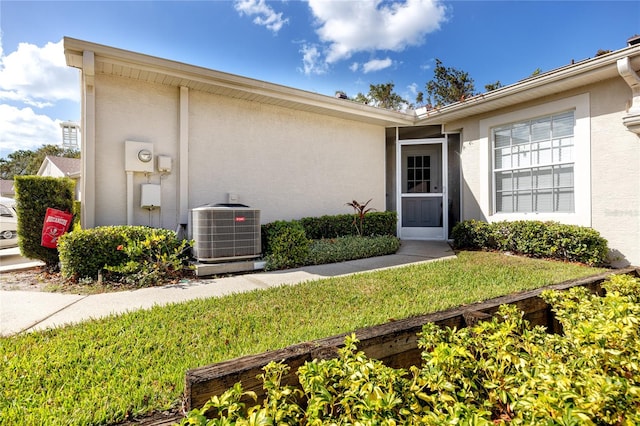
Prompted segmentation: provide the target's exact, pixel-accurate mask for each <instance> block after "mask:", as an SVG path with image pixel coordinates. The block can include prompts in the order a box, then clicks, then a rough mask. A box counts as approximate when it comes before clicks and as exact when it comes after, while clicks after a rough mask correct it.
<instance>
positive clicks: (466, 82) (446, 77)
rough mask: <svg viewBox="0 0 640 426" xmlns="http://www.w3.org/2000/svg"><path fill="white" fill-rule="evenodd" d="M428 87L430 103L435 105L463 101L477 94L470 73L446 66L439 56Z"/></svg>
mask: <svg viewBox="0 0 640 426" xmlns="http://www.w3.org/2000/svg"><path fill="white" fill-rule="evenodd" d="M426 89H427V94H428V103H429V104H430V105H432V106H434V107H441V106H444V105H449V104H452V103H455V102H463V101H464V100H465V99H467V98H470V97H471V96H473V95H474V94H475V86H474V83H473V79H472V78H471V77H470V76H469V73H467V72H465V71H461V70H458V69H455V68H453V67H445V66H444V65H443V64H442V61H441V60H440V59H437V58H436V67H435V68H434V70H433V80H431V81H429V82H428V83H427V85H426Z"/></svg>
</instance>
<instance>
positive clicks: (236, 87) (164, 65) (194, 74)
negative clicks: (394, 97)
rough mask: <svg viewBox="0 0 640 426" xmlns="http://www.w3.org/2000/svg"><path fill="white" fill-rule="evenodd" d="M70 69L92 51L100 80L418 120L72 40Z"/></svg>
mask: <svg viewBox="0 0 640 426" xmlns="http://www.w3.org/2000/svg"><path fill="white" fill-rule="evenodd" d="M64 52H65V57H66V62H67V65H68V66H70V67H74V68H79V69H83V55H84V52H92V53H93V56H94V71H93V72H95V74H96V75H98V74H103V75H115V76H119V77H124V78H130V79H133V80H139V81H145V82H150V83H155V84H163V85H168V86H175V87H188V88H189V89H193V90H197V91H202V92H207V93H212V94H217V95H223V96H228V97H231V98H236V99H243V100H247V101H254V102H260V103H264V104H270V105H276V106H280V107H285V108H292V109H296V110H298V111H307V112H312V113H318V114H323V115H328V116H334V117H339V118H344V119H348V120H354V121H359V122H364V123H370V124H376V125H383V126H406V125H412V124H413V123H414V121H415V114H414V113H413V111H410V112H400V111H391V110H386V109H382V108H375V107H371V106H368V105H364V104H360V103H357V102H353V101H350V100H345V99H339V98H335V97H332V96H326V95H320V94H317V93H312V92H307V91H304V90H299V89H293V88H290V87H286V86H281V85H277V84H273V83H267V82H265V81H260V80H254V79H251V78H247V77H242V76H238V75H234V74H228V73H224V72H220V71H215V70H211V69H208V68H202V67H197V66H194V65H188V64H184V63H181V62H175V61H170V60H167V59H162V58H157V57H154V56H149V55H144V54H140V53H135V52H130V51H127V50H121V49H116V48H113V47H109V46H104V45H100V44H95V43H90V42H86V41H82V40H77V39H73V38H69V37H65V38H64Z"/></svg>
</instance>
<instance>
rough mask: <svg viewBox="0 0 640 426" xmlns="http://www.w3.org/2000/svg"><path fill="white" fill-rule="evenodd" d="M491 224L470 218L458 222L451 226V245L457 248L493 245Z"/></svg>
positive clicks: (477, 247)
mask: <svg viewBox="0 0 640 426" xmlns="http://www.w3.org/2000/svg"><path fill="white" fill-rule="evenodd" d="M491 233H492V231H491V224H489V223H487V222H482V221H479V220H475V219H471V220H465V221H463V222H459V223H458V224H456V226H454V227H453V230H452V231H451V236H452V238H453V245H454V247H455V248H459V249H481V248H485V247H486V248H489V247H491V246H492V245H493V242H492V236H491Z"/></svg>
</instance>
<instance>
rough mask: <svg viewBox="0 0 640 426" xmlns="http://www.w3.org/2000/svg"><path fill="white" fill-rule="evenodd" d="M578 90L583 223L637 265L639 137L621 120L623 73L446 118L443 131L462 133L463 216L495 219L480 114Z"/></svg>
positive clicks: (627, 93) (618, 257)
mask: <svg viewBox="0 0 640 426" xmlns="http://www.w3.org/2000/svg"><path fill="white" fill-rule="evenodd" d="M580 95H587V96H588V106H589V115H590V118H589V128H590V130H589V132H588V134H589V137H590V141H589V142H590V152H589V154H590V157H591V160H590V176H591V178H590V181H589V182H588V184H589V185H590V187H589V189H590V192H591V197H590V211H589V212H587V213H588V215H587V216H585V217H588V223H586V224H587V225H589V226H592V227H593V228H594V229H596V230H598V231H599V232H600V234H601V235H602V236H603V237H604V238H606V239H607V240H608V241H609V247H610V248H611V250H612V256H613V257H612V260H614V261H616V262H615V264H616V265H623V264H628V263H631V264H634V265H640V137H638V136H637V135H635V134H633V133H631V132H629V131H628V130H627V128H626V127H625V126H624V125H623V124H622V117H623V116H624V115H625V111H626V108H627V106H628V102H629V101H630V99H631V90H630V89H629V87H628V86H627V85H626V83H625V82H624V81H623V80H622V79H621V78H615V79H611V80H607V81H604V82H601V83H599V84H596V85H593V86H590V87H587V88H582V89H578V90H573V91H571V92H566V93H559V94H558V95H556V96H553V97H549V98H546V99H543V100H535V101H532V102H528V103H523V104H521V105H518V106H517V107H516V108H511V109H508V110H498V111H495V112H493V113H492V114H485V115H482V116H476V117H471V118H469V119H467V120H463V121H459V122H455V123H449V124H447V126H446V130H447V131H456V130H460V131H461V134H462V142H463V143H462V155H461V163H462V182H461V185H462V188H461V190H462V206H463V209H462V218H463V219H480V220H489V221H491V220H498V219H496V218H497V216H491V208H490V205H488V203H489V197H490V195H491V191H492V189H491V184H490V183H491V176H490V173H487V170H490V167H491V166H490V161H491V154H490V153H489V152H485V150H486V149H487V146H483V145H482V144H481V143H480V141H481V139H482V138H488V137H489V135H488V134H485V135H482V134H480V128H481V126H480V122H481V120H489V119H491V117H494V116H499V115H505V114H508V113H510V112H514V111H519V110H523V109H528V108H533V109H536V108H538V107H539V106H542V107H543V109H544V105H546V104H549V103H552V102H557V101H562V100H563V99H567V98H570V97H575V96H580ZM554 112H557V111H552V110H550V111H549V113H554ZM577 143H579V142H578V141H577ZM576 146H578V145H576ZM485 162H487V163H489V164H484V163H485ZM578 196H580V195H579V194H576V197H578ZM523 218H524V217H523ZM534 219H535V218H534ZM559 220H560V221H562V219H559ZM567 222H569V223H570V222H572V220H567Z"/></svg>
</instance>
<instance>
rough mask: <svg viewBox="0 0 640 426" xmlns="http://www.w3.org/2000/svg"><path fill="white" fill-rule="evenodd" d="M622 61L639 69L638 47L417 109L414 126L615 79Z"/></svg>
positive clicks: (449, 120) (445, 120)
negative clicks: (627, 60) (436, 106)
mask: <svg viewBox="0 0 640 426" xmlns="http://www.w3.org/2000/svg"><path fill="white" fill-rule="evenodd" d="M623 58H629V62H630V64H631V66H632V67H633V68H634V69H636V70H638V69H640V46H637V45H636V46H632V47H627V48H624V49H620V50H617V51H615V52H611V53H608V54H605V55H602V56H598V57H596V58H593V59H587V60H585V61H581V62H579V63H576V64H571V65H567V66H565V67H562V68H558V69H555V70H552V71H549V72H546V73H544V74H541V75H539V76H536V77H531V78H528V79H525V80H522V81H520V82H517V83H515V84H512V85H509V86H505V87H502V88H500V89H497V90H494V91H491V92H487V93H483V94H480V95H477V96H474V97H471V98H469V99H466V100H465V101H462V102H456V103H454V104H450V105H447V106H444V107H442V108H437V109H431V110H427V109H426V108H421V109H419V110H416V114H417V118H416V122H415V124H419V125H426V124H442V125H444V124H447V123H452V122H454V121H457V120H460V119H464V118H467V117H472V116H476V115H479V114H485V113H488V112H491V111H496V110H499V109H501V108H507V107H512V106H514V105H517V104H521V103H523V102H527V101H530V100H532V99H539V98H542V97H545V96H550V95H553V94H556V93H560V92H565V91H568V90H572V89H576V88H579V87H584V86H587V85H590V84H593V83H597V82H599V81H603V80H607V79H611V78H616V77H618V78H619V77H620V76H619V74H618V69H617V61H618V60H619V59H623Z"/></svg>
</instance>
